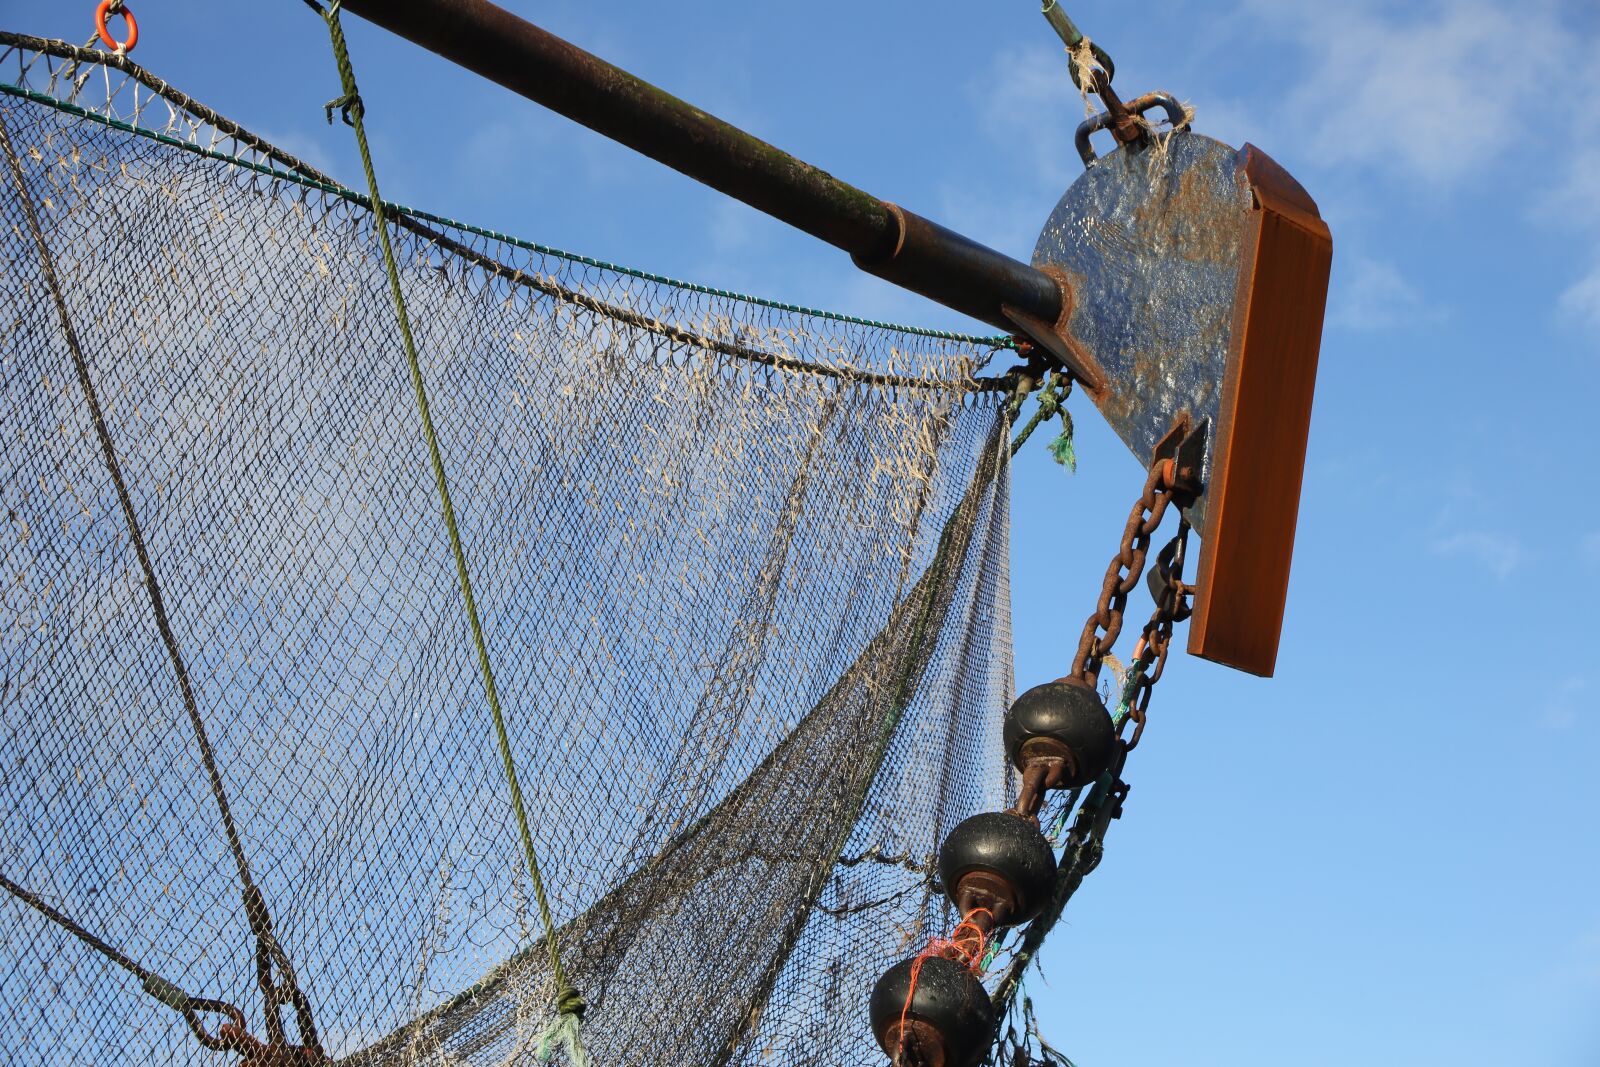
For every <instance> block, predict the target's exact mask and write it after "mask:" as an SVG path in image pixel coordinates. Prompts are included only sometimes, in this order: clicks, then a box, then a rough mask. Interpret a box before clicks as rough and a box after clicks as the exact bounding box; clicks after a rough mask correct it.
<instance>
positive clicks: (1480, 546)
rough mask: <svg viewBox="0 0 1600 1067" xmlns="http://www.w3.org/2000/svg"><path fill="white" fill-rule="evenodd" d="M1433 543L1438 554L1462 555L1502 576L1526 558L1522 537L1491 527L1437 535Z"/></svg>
mask: <svg viewBox="0 0 1600 1067" xmlns="http://www.w3.org/2000/svg"><path fill="white" fill-rule="evenodd" d="M1431 547H1432V549H1433V551H1434V553H1435V554H1437V555H1440V556H1451V557H1463V558H1465V559H1467V560H1470V561H1471V562H1473V563H1476V564H1478V565H1479V566H1481V567H1482V568H1483V569H1484V570H1486V571H1488V572H1489V573H1490V574H1492V575H1494V576H1495V577H1496V578H1499V579H1502V580H1504V579H1505V578H1507V577H1509V576H1510V574H1511V572H1512V571H1514V570H1516V569H1517V568H1518V567H1520V566H1521V565H1522V563H1523V561H1524V560H1525V559H1526V558H1527V551H1526V550H1525V549H1524V548H1523V547H1522V542H1521V541H1519V540H1517V539H1516V538H1515V537H1513V536H1511V535H1510V534H1498V533H1492V532H1490V531H1488V530H1458V531H1456V532H1455V533H1453V534H1450V535H1448V536H1446V537H1440V538H1437V539H1436V540H1435V541H1434V542H1433V544H1432V546H1431Z"/></svg>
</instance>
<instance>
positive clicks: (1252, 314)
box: [1189, 145, 1333, 676]
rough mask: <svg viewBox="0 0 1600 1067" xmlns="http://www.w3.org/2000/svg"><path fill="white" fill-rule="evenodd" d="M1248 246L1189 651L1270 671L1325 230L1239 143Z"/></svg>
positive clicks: (1299, 465)
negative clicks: (1250, 204)
mask: <svg viewBox="0 0 1600 1067" xmlns="http://www.w3.org/2000/svg"><path fill="white" fill-rule="evenodd" d="M1244 151H1245V153H1246V157H1247V158H1246V165H1245V174H1246V177H1247V179H1248V180H1249V182H1250V186H1251V190H1252V192H1253V193H1254V194H1255V205H1256V210H1255V213H1256V215H1257V219H1258V225H1257V227H1256V230H1255V234H1254V248H1253V252H1252V254H1250V255H1247V256H1246V257H1245V258H1244V261H1243V263H1242V265H1241V277H1240V283H1241V288H1240V299H1239V301H1238V307H1237V310H1236V312H1235V314H1236V316H1237V318H1236V323H1235V329H1234V334H1233V336H1234V343H1233V348H1232V351H1231V352H1230V353H1229V358H1228V369H1227V374H1226V377H1225V379H1224V385H1223V395H1222V405H1221V410H1220V413H1219V417H1218V424H1217V440H1216V449H1215V451H1214V453H1213V456H1214V459H1213V466H1212V475H1211V483H1210V485H1208V486H1207V487H1206V494H1207V496H1208V497H1209V498H1210V503H1209V504H1208V505H1207V508H1208V510H1207V523H1206V524H1207V527H1208V530H1207V536H1206V537H1205V538H1203V539H1202V541H1201V552H1200V563H1199V573H1198V574H1197V576H1196V579H1195V581H1196V586H1197V589H1196V593H1195V599H1194V617H1193V620H1192V621H1191V623H1190V629H1189V652H1190V653H1191V654H1193V655H1196V656H1201V657H1204V658H1205V659H1209V660H1214V661H1216V662H1218V663H1223V664H1226V665H1228V666H1230V667H1237V668H1238V669H1240V670H1243V671H1248V672H1250V673H1251V674H1259V675H1264V676H1270V675H1271V674H1272V672H1273V668H1274V666H1275V665H1276V662H1277V657H1278V641H1279V637H1280V636H1281V632H1282V629H1283V612H1284V605H1285V602H1286V600H1287V597H1288V592H1289V566H1290V560H1291V558H1292V555H1293V550H1294V534H1295V524H1296V521H1297V519H1298V517H1299V511H1300V487H1301V480H1302V478H1303V476H1304V473H1305V456H1306V442H1307V438H1308V436H1309V434H1310V429H1311V401H1312V393H1313V391H1314V389H1315V385H1316V376H1317V355H1318V350H1319V348H1320V346H1321V342H1322V319H1323V312H1324V310H1325V307H1326V303H1327V295H1328V274H1329V270H1330V268H1331V265H1332V262H1333V238H1332V235H1331V234H1330V233H1329V232H1328V227H1327V225H1326V224H1325V223H1324V222H1323V221H1322V219H1321V218H1320V217H1319V215H1318V213H1317V205H1316V203H1315V202H1314V201H1313V200H1312V199H1311V197H1310V196H1309V195H1307V194H1306V192H1305V190H1304V189H1302V188H1301V187H1300V185H1299V183H1297V182H1296V181H1295V180H1294V179H1293V178H1292V177H1290V176H1289V174H1288V172H1286V171H1284V170H1283V168H1281V167H1279V166H1278V165H1277V164H1276V163H1274V162H1273V161H1272V160H1271V159H1270V158H1269V157H1268V156H1267V155H1266V153H1264V152H1262V151H1261V150H1260V149H1259V148H1256V147H1255V146H1253V145H1246V146H1245V148H1244Z"/></svg>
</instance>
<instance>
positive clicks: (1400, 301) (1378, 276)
mask: <svg viewBox="0 0 1600 1067" xmlns="http://www.w3.org/2000/svg"><path fill="white" fill-rule="evenodd" d="M1443 317H1444V314H1443V312H1442V311H1441V310H1440V309H1439V308H1436V307H1433V306H1432V305H1430V304H1429V303H1428V302H1427V301H1426V300H1424V299H1423V296H1422V293H1421V291H1420V290H1418V289H1417V287H1416V286H1414V285H1412V284H1411V283H1410V282H1409V281H1407V280H1406V278H1405V277H1404V276H1403V275H1402V274H1401V273H1400V270H1399V268H1397V267H1396V266H1395V265H1394V264H1393V263H1389V262H1387V261H1385V260H1375V259H1366V258H1356V259H1355V260H1354V262H1353V263H1352V264H1351V266H1350V269H1349V271H1348V273H1347V272H1345V271H1343V270H1342V269H1341V270H1340V273H1339V275H1337V276H1336V277H1335V279H1334V283H1333V290H1332V293H1331V294H1330V307H1329V310H1328V321H1329V322H1332V323H1334V324H1335V325H1338V326H1343V327H1345V328H1347V329H1352V330H1386V329H1392V328H1394V327H1397V326H1406V325H1415V324H1417V323H1426V322H1438V321H1439V320H1440V319H1442V318H1443Z"/></svg>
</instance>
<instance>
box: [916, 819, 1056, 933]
mask: <svg viewBox="0 0 1600 1067" xmlns="http://www.w3.org/2000/svg"><path fill="white" fill-rule="evenodd" d="M1055 877H1056V858H1055V855H1054V854H1053V853H1052V852H1051V851H1050V842H1049V841H1046V840H1045V836H1044V834H1042V833H1040V832H1039V828H1038V827H1037V826H1035V825H1034V824H1033V823H1032V822H1031V821H1029V820H1028V819H1025V818H1023V817H1021V816H1018V815H1014V814H1012V813H1011V812H1006V811H990V812H984V813H983V814H981V815H974V816H973V817H972V818H970V819H966V820H963V821H962V822H961V824H960V825H958V826H957V827H956V828H955V829H954V830H952V831H950V835H949V836H948V837H946V838H945V839H944V844H943V845H942V846H941V847H940V849H939V878H940V879H941V880H942V881H943V882H944V891H945V893H946V894H947V895H948V896H949V897H950V902H951V903H952V904H954V905H955V906H956V910H957V911H958V912H960V913H961V914H962V915H963V916H969V915H971V914H972V912H973V911H974V910H975V909H979V908H981V909H984V910H986V911H988V912H989V913H990V915H992V916H993V917H994V925H996V926H1013V925H1016V924H1019V923H1025V922H1027V921H1028V920H1030V919H1032V918H1033V917H1034V916H1035V915H1037V914H1039V909H1041V908H1042V907H1044V903H1045V901H1046V900H1047V899H1048V898H1049V896H1050V890H1051V888H1052V886H1053V885H1054V884H1055Z"/></svg>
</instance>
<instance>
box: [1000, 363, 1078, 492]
mask: <svg viewBox="0 0 1600 1067" xmlns="http://www.w3.org/2000/svg"><path fill="white" fill-rule="evenodd" d="M1071 392H1072V378H1071V377H1070V376H1069V375H1066V374H1063V373H1061V372H1060V371H1052V372H1051V373H1050V374H1049V376H1047V377H1046V378H1045V380H1044V386H1043V387H1042V388H1041V389H1040V390H1039V406H1038V407H1037V408H1036V409H1034V412H1033V417H1032V418H1030V419H1029V420H1028V421H1027V423H1026V424H1024V425H1023V427H1022V429H1021V430H1018V431H1017V436H1016V437H1014V438H1012V440H1011V454H1012V455H1013V456H1014V455H1016V454H1017V452H1018V451H1019V450H1020V449H1021V448H1022V446H1023V445H1024V444H1026V443H1027V441H1028V438H1029V437H1030V436H1032V434H1033V431H1034V430H1035V429H1037V428H1038V426H1039V424H1040V423H1042V422H1046V421H1048V420H1049V419H1051V418H1052V417H1054V416H1056V415H1060V416H1061V433H1060V434H1058V435H1057V436H1056V439H1055V440H1054V441H1051V442H1050V444H1049V449H1050V455H1051V456H1052V457H1054V459H1055V461H1056V462H1057V463H1059V464H1061V465H1062V466H1063V467H1065V468H1067V470H1069V471H1071V472H1072V473H1073V474H1077V473H1078V455H1077V453H1076V452H1075V451H1074V450H1073V447H1072V413H1071V412H1070V411H1068V410H1067V395H1068V394H1069V393H1071ZM1022 400H1023V396H1022V393H1021V392H1020V391H1019V393H1018V395H1017V397H1016V398H1015V399H1014V400H1013V401H1012V407H1011V415H1012V417H1013V418H1015V417H1016V413H1017V411H1018V410H1019V409H1020V408H1021V407H1022Z"/></svg>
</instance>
